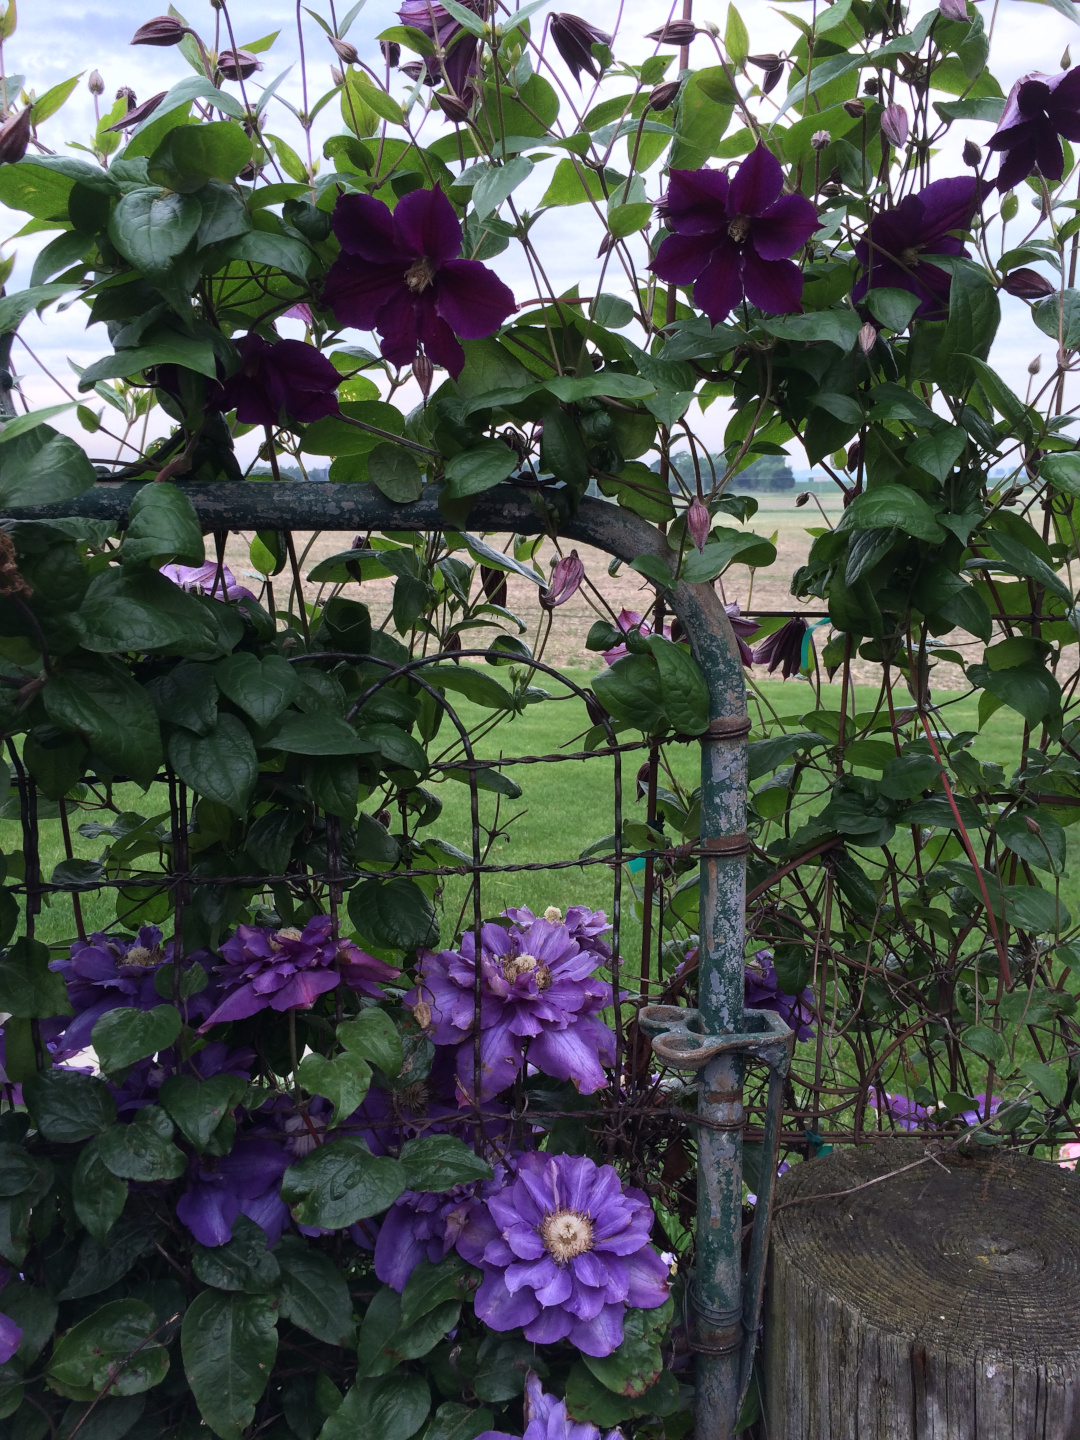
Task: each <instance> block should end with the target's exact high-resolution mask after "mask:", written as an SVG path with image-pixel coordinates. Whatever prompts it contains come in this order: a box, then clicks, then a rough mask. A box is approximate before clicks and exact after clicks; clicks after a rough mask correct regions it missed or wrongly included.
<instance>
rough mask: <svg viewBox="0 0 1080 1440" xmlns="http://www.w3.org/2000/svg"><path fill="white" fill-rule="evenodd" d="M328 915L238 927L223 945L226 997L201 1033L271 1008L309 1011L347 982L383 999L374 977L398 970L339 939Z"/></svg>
mask: <svg viewBox="0 0 1080 1440" xmlns="http://www.w3.org/2000/svg"><path fill="white" fill-rule="evenodd" d="M333 926H334V921H333V917H332V916H330V915H315V916H313V917H312V919H310V920H309V921H308V922H307V924H306V925H305V926H304V928H303V930H297V929H296V928H295V927H292V926H286V927H284V928H283V929H280V930H273V929H271V928H270V927H269V926H267V925H238V926H237V927H236V934H235V935H234V936H233V937H232V938H231V939H230V940H226V941H225V943H224V945H222V947H221V953H222V955H224V957H225V960H226V962H227V963H226V964H225V965H223V966H221V967H220V970H219V973H220V975H221V989H222V990H223V991H224V992H225V997H224V999H223V1000H222V1001H221V1003H220V1004H219V1005H218V1007H217V1009H216V1010H215V1011H214V1013H213V1014H212V1015H210V1016H209V1017H208V1018H207V1019H206V1020H205V1021H204V1023H203V1024H202V1025H201V1026H200V1033H202V1032H203V1031H205V1030H207V1029H209V1027H210V1026H211V1025H220V1024H222V1023H224V1022H225V1021H226V1020H243V1019H246V1018H247V1016H249V1015H255V1014H256V1013H257V1012H258V1011H260V1010H265V1009H267V1007H269V1008H270V1009H271V1010H307V1009H309V1008H310V1007H311V1006H312V1005H313V1004H314V1003H315V1001H316V1000H317V999H318V997H319V996H320V995H323V994H325V993H326V991H327V990H332V989H333V988H334V986H335V985H336V984H337V983H338V981H339V980H344V982H345V984H346V985H348V987H349V988H350V990H358V991H359V992H360V993H361V994H362V995H371V996H374V997H376V998H378V999H382V991H381V990H380V989H379V987H378V985H377V984H376V983H375V982H376V981H386V980H393V979H396V977H397V976H398V975H399V974H400V971H398V970H395V969H394V967H393V966H392V965H387V964H386V962H385V961H384V960H376V959H375V957H374V955H368V954H366V953H365V952H364V951H363V950H361V949H359V948H358V947H357V946H356V945H354V944H353V943H352V942H351V941H349V940H342V939H335V938H334V936H333V935H332V933H331V931H332V930H333Z"/></svg>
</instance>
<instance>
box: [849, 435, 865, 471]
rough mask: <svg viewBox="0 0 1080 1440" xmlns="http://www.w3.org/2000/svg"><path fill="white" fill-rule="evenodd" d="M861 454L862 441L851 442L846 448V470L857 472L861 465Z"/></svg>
mask: <svg viewBox="0 0 1080 1440" xmlns="http://www.w3.org/2000/svg"><path fill="white" fill-rule="evenodd" d="M862 452H863V446H862V441H861V440H853V441H852V443H851V444H850V445H849V446H848V452H847V468H848V469H849V470H858V468H859V466H860V465H861V464H862Z"/></svg>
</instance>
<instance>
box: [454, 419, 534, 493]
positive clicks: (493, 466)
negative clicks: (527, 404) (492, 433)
mask: <svg viewBox="0 0 1080 1440" xmlns="http://www.w3.org/2000/svg"><path fill="white" fill-rule="evenodd" d="M545 425H546V422H545ZM517 468H518V458H517V456H516V455H515V454H514V452H513V450H511V449H510V447H509V446H508V445H504V444H503V442H502V441H501V440H482V441H481V442H480V443H479V445H474V446H473V447H472V448H471V449H469V450H461V451H459V453H458V454H457V455H455V456H453V458H452V459H450V460H448V461H447V462H446V470H445V475H446V486H445V492H444V493H445V494H446V495H448V496H449V497H450V499H452V500H461V499H463V498H464V497H465V496H467V495H479V494H480V493H481V491H484V490H490V489H491V488H492V487H493V486H495V485H498V484H499V482H500V481H501V480H505V479H506V478H507V477H508V476H510V475H512V474H513V473H514V471H515V470H516V469H517Z"/></svg>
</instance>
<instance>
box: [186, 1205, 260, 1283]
mask: <svg viewBox="0 0 1080 1440" xmlns="http://www.w3.org/2000/svg"><path fill="white" fill-rule="evenodd" d="M191 1268H192V1269H193V1270H194V1272H195V1276H196V1279H198V1280H201V1281H202V1283H203V1284H204V1285H212V1286H213V1287H214V1289H215V1290H243V1291H244V1293H245V1294H247V1295H265V1294H267V1293H268V1292H269V1291H271V1290H273V1289H274V1288H275V1287H276V1285H277V1283H278V1281H279V1279H280V1278H281V1271H280V1269H279V1268H278V1262H277V1259H276V1257H275V1256H274V1255H271V1254H270V1252H269V1250H268V1249H267V1239H266V1231H265V1230H264V1229H263V1228H262V1226H261V1225H257V1224H256V1223H255V1221H254V1220H250V1219H248V1217H247V1216H246V1215H238V1216H237V1217H236V1219H235V1220H234V1221H233V1225H232V1238H231V1239H230V1240H227V1241H226V1242H225V1244H224V1245H215V1246H213V1247H210V1246H206V1245H198V1244H197V1245H196V1246H195V1248H194V1251H193V1253H192V1257H191Z"/></svg>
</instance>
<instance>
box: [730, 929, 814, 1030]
mask: <svg viewBox="0 0 1080 1440" xmlns="http://www.w3.org/2000/svg"><path fill="white" fill-rule="evenodd" d="M743 1004H744V1005H746V1006H747V1007H748V1008H749V1009H751V1010H775V1011H776V1013H777V1014H778V1015H779V1016H780V1019H781V1020H783V1022H784V1023H785V1025H789V1026H790V1027H791V1029H792V1030H794V1031H795V1038H796V1040H811V1039H813V1036H814V992H813V991H812V990H811V989H810V987H809V986H807V988H806V989H805V990H804V991H803V992H802V994H801V995H788V994H785V992H784V991H783V990H781V989H780V980H779V978H778V976H777V974H776V969H775V967H774V966H773V960H772V951H771V950H758V951H755V953H754V958H753V959H752V960H750V961H748V962H747V964H746V969H745V971H744V978H743Z"/></svg>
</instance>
